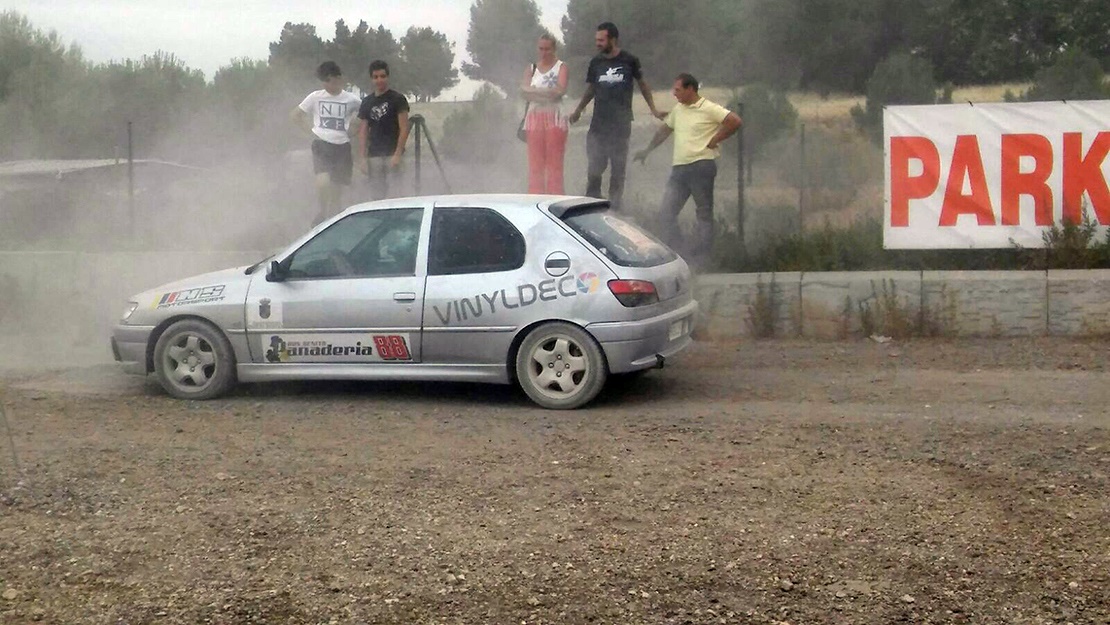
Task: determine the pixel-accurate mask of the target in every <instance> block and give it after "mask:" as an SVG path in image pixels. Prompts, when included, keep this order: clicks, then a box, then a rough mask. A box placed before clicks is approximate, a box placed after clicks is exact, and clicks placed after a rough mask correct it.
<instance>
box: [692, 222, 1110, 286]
mask: <svg viewBox="0 0 1110 625" xmlns="http://www.w3.org/2000/svg"><path fill="white" fill-rule="evenodd" d="M1044 241H1045V248H1043V249H1027V248H1022V247H1020V246H1017V245H1014V246H1013V247H1011V248H1009V249H982V250H887V249H883V225H882V221H881V220H879V219H863V220H858V221H856V222H855V223H853V224H851V225H849V226H846V227H836V226H833V225H831V224H829V223H827V222H826V224H825V225H824V226H823V227H821V228H813V229H807V230H806V232H805V233H804V234H797V233H794V234H788V235H782V236H778V237H774V238H772V239H771V240H769V241H768V242H767V243H766V244H765V245H764V246H763V247H761V248H759V249H755V250H752V251H750V252H748V251H746V250H745V248H743V247H742V246H740V244H739V240H738V239H737V236H736V231H735V230H732V229H729V228H728V227H727V226H726V225H725V223H724V222H718V224H717V233H716V240H715V241H714V254H713V260H714V262H715V263H716V266H717V268H718V269H720V270H722V271H733V272H744V273H757V272H777V271H881V270H906V271H917V270H925V271H942V270H983V269H994V270H1003V269H1026V270H1031V269H1035V270H1043V269H1104V268H1110V232H1108V233H1107V234H1106V236H1104V237H1101V238H1100V237H1099V236H1098V225H1097V223H1095V222H1094V221H1093V220H1091V219H1090V218H1089V217H1088V216H1087V215H1086V213H1084V221H1083V222H1082V223H1079V224H1072V223H1067V222H1064V223H1061V224H1059V225H1057V226H1055V227H1053V228H1052V229H1051V230H1049V231H1047V232H1045V234H1044Z"/></svg>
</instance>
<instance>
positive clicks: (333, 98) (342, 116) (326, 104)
mask: <svg viewBox="0 0 1110 625" xmlns="http://www.w3.org/2000/svg"><path fill="white" fill-rule="evenodd" d="M360 104H362V100H360V99H359V97H358V96H356V95H355V94H353V93H351V92H349V91H340V92H339V93H337V94H336V95H332V94H330V93H328V92H327V90H326V89H320V90H319V91H313V92H312V93H310V94H308V96H307V97H306V98H305V99H304V101H302V102H301V104H300V109H301V110H302V111H304V112H305V113H311V114H312V132H313V134H315V135H316V136H317V137H319V138H320V139H321V140H323V141H327V142H328V143H335V144H337V145H342V144H344V143H350V141H351V138H350V135H348V134H347V129H348V128H349V127H350V125H351V120H352V119H353V118H354V116H355V115H357V114H358V107H359V105H360Z"/></svg>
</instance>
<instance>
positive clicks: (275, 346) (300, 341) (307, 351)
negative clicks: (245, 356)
mask: <svg viewBox="0 0 1110 625" xmlns="http://www.w3.org/2000/svg"><path fill="white" fill-rule="evenodd" d="M259 338H260V340H261V345H260V346H259V347H260V348H261V350H262V351H261V353H262V354H263V358H264V359H265V361H266V362H268V363H275V364H277V363H309V362H318V363H333V362H351V363H373V362H385V361H389V362H396V361H401V360H412V353H411V352H410V351H409V342H408V335H407V334H374V335H370V336H367V335H365V334H362V335H359V334H354V333H343V334H337V333H313V334H309V333H295V334H294V333H282V332H281V331H280V330H279V331H275V332H264V333H262V334H260V335H259Z"/></svg>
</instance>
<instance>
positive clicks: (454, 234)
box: [428, 208, 525, 275]
mask: <svg viewBox="0 0 1110 625" xmlns="http://www.w3.org/2000/svg"><path fill="white" fill-rule="evenodd" d="M524 252H525V244H524V236H523V235H522V234H520V231H519V230H517V229H516V227H515V226H513V224H511V223H509V220H507V219H505V218H504V217H502V216H501V215H500V214H499V213H497V212H496V211H493V210H491V209H488V208H437V209H435V213H434V214H433V215H432V240H431V251H430V257H429V259H428V273H429V274H430V275H457V274H468V273H492V272H496V271H510V270H513V269H519V268H520V267H522V266H523V265H524Z"/></svg>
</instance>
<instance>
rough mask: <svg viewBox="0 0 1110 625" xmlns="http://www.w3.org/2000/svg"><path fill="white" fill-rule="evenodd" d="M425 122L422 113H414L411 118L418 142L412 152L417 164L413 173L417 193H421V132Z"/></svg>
mask: <svg viewBox="0 0 1110 625" xmlns="http://www.w3.org/2000/svg"><path fill="white" fill-rule="evenodd" d="M423 122H424V118H423V117H422V116H420V115H413V116H412V119H411V120H410V123H411V124H412V127H413V130H414V131H415V132H414V133H413V139H414V140H415V142H416V146H415V148H416V149H415V150H413V154H412V156H413V158H414V159H416V166H415V167H414V170H413V173H414V174H415V178H414V180H413V187H414V189H415V190H416V195H420V134H421V129H422V128H423V126H424V124H423Z"/></svg>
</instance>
